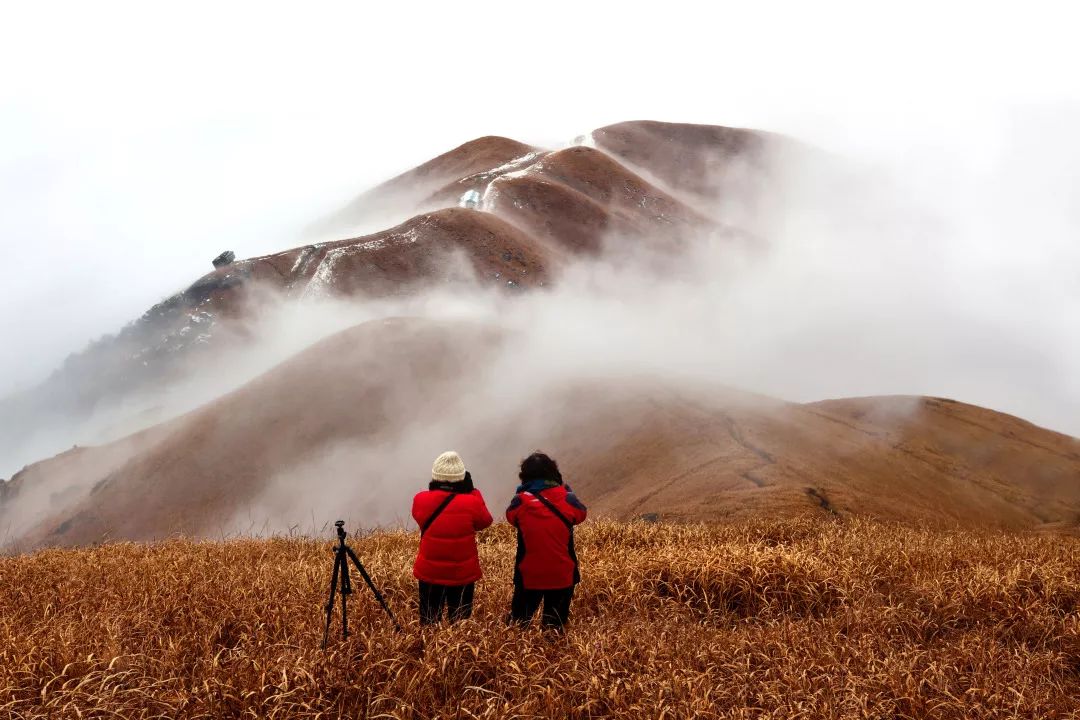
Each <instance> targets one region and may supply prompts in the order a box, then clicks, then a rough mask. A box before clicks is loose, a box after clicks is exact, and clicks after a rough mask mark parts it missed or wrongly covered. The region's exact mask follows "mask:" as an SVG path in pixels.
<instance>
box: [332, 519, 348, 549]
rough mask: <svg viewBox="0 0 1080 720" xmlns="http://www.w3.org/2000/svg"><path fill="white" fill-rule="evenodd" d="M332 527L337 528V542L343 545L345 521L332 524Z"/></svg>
mask: <svg viewBox="0 0 1080 720" xmlns="http://www.w3.org/2000/svg"><path fill="white" fill-rule="evenodd" d="M334 527H336V528H337V536H338V540H340V541H341V544H342V545H344V544H345V521H344V520H338V521H337V522H335V523H334Z"/></svg>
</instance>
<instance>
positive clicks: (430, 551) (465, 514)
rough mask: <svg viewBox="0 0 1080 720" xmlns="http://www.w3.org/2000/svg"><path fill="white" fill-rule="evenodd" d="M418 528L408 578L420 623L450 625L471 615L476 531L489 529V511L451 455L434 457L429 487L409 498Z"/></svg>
mask: <svg viewBox="0 0 1080 720" xmlns="http://www.w3.org/2000/svg"><path fill="white" fill-rule="evenodd" d="M412 516H413V520H415V521H416V524H417V525H419V526H420V550H419V552H417V554H416V563H415V564H414V565H413V577H415V578H416V579H417V580H418V581H419V582H420V624H421V625H430V624H432V623H437V622H439V620H441V619H442V611H443V606H446V608H447V615H448V616H449V618H450V622H453V621H455V620H460V619H461V618H467V617H469V616H470V615H472V601H473V590H474V588H475V584H476V581H477V580H479V579H480V576H481V574H482V573H481V572H480V558H479V556H478V555H477V553H476V533H477V532H479V531H480V530H483V529H484V528H486V527H488V526H489V525H491V513H490V512H488V509H487V505H485V504H484V498H483V497H482V496H481V495H480V491H479V490H476V489H474V488H473V485H472V476H471V475H470V474H469V473H468V472H467V471H466V470H465V463H463V462H462V461H461V458H460V457H458V454H457V453H456V452H454V451H452V450H451V451H450V452H445V453H443V454H442V455H440V456H439V457H437V458H435V464H434V465H433V466H432V468H431V484H430V485H428V489H427V490H425V491H423V492H419V493H417V494H416V497H414V498H413V505H412Z"/></svg>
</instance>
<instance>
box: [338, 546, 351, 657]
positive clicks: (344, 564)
mask: <svg viewBox="0 0 1080 720" xmlns="http://www.w3.org/2000/svg"><path fill="white" fill-rule="evenodd" d="M340 557H341V639H342V640H345V639H346V638H348V637H349V611H348V605H349V595H350V594H352V583H351V582H350V581H349V561H348V560H347V559H345V553H341V554H340Z"/></svg>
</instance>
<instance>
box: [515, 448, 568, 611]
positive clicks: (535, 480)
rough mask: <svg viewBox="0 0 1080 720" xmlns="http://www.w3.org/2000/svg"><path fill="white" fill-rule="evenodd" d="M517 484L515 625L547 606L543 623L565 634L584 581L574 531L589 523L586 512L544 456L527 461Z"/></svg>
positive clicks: (534, 455)
mask: <svg viewBox="0 0 1080 720" xmlns="http://www.w3.org/2000/svg"><path fill="white" fill-rule="evenodd" d="M518 479H519V480H521V485H519V486H518V489H517V491H516V494H515V495H514V499H513V500H511V501H510V507H508V508H506V521H507V522H508V523H510V524H511V525H513V526H514V527H515V528H517V531H518V532H517V538H518V544H517V561H516V563H515V564H514V597H513V599H512V600H511V601H510V621H511V622H516V623H519V624H522V625H525V624H528V623H529V622H530V621H531V620H532V617H533V615H535V614H536V610H537V608H539V607H540V605H541V603H542V604H543V606H544V611H543V613H542V615H541V622H542V623H543V624H544V625H545V626H547V627H552V628H556V629H559V630H561V629H562V628H563V626H564V625H565V624H566V621H567V620H568V619H569V617H570V601H571V600H572V599H573V597H574V586H575V585H577V583H578V582H579V581H580V580H581V574H580V573H579V572H578V560H577V554H576V553H575V552H574V526H575V525H578V524H580V523H583V522H585V516H586V513H587V511H586V509H585V506H584V505H582V504H581V501H580V500H578V499H577V496H576V495H574V493H573V491H572V490H571V489H570V487H569V486H568V485H566V484H564V483H563V479H562V475H561V474H560V473H559V466H558V465H557V464H556V463H555V461H554V460H552V459H551V458H550V457H548V456H547V455H545V454H544V453H541V452H536V453H533V454H532V455H530V456H529V457H527V458H525V459H524V460H522V461H521V468H520V472H519V473H518Z"/></svg>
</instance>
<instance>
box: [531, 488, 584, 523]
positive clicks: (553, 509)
mask: <svg viewBox="0 0 1080 720" xmlns="http://www.w3.org/2000/svg"><path fill="white" fill-rule="evenodd" d="M529 494H530V495H532V496H533V497H534V498H536V499H537V500H539V501H540V502H542V503H544V505H546V506H547V509H548V510H550V511H551V512H553V513H555V517H557V518H559V519H560V520H562V521H563V525H565V526H566V527H567V528H568V529H569V530H570V532H574V523H572V522H570V521H569V520H568V519H567V518H566V516H565V515H563V514H562V512H560V511H559V508H557V507H555V503H553V502H551V501H550V500H548V499H547V498H546V497H544V496H543V495H541V494H540V493H539V492H534V493H529Z"/></svg>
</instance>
